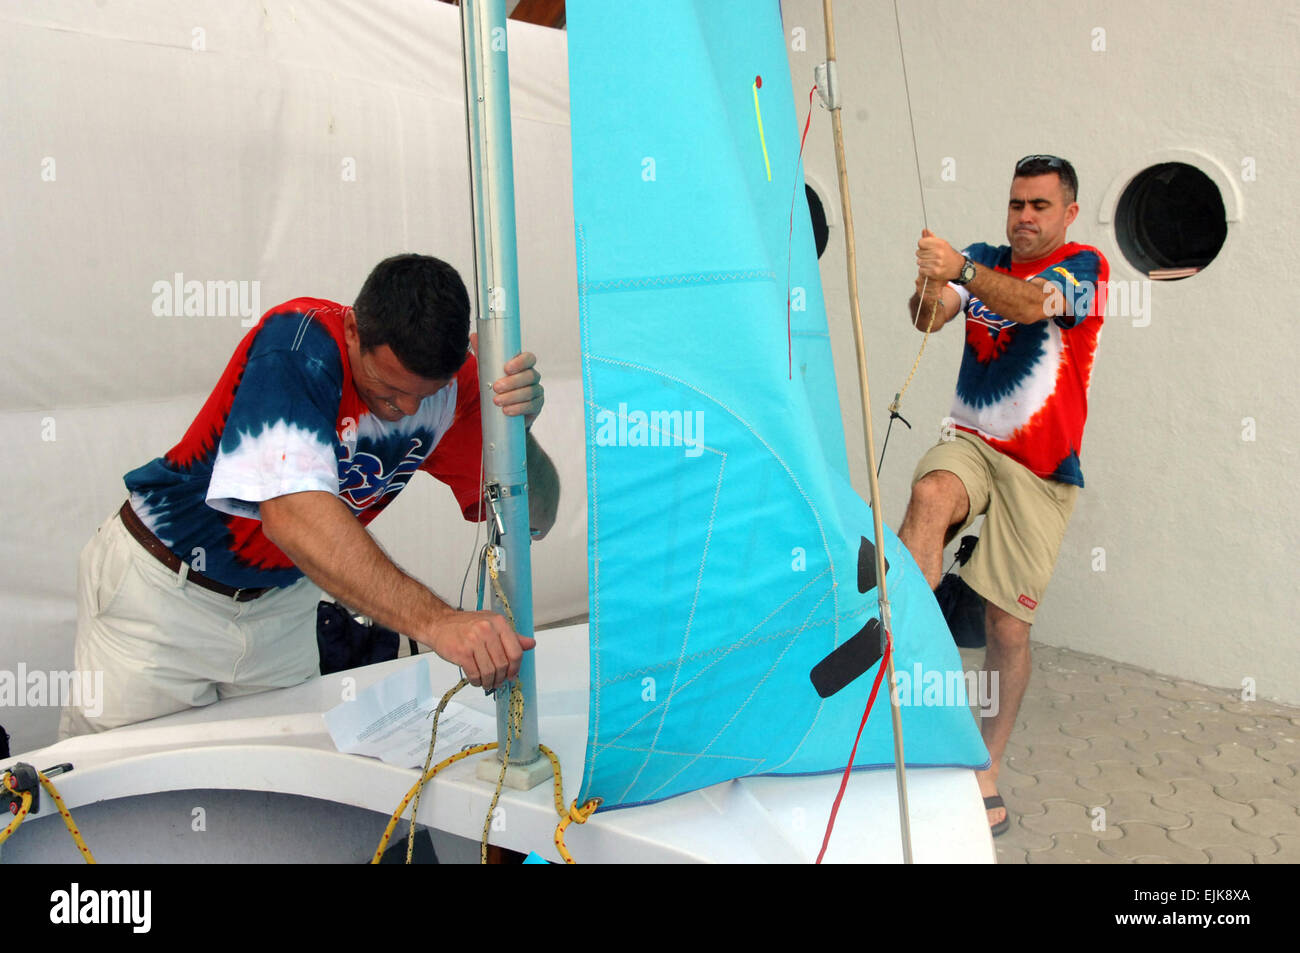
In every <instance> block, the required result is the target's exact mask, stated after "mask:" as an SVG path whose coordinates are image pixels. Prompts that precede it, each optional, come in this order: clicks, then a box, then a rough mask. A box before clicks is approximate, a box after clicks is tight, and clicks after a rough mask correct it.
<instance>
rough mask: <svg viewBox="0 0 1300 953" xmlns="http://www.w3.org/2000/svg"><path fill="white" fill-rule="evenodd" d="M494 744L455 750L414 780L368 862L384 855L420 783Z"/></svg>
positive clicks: (373, 861) (493, 746)
mask: <svg viewBox="0 0 1300 953" xmlns="http://www.w3.org/2000/svg"><path fill="white" fill-rule="evenodd" d="M496 746H497V743H496V742H495V741H492V742H489V743H487V744H482V745H474V746H473V747H472V748H466V749H465V750H464V751H457V752H456V753H455V754H454V755H452V756H451V757H449V758H443V759H442V760H441V761H439V762H438V763H437V764H435V765H434V766H433V768H432V769H431V770H430V771H429V772H428V773H427V774H425V775H424V777H422V778H421V779H420V780H419V781H416V782H415V784H413V785H411V790H409V791H407V792H406V797H404V798H402V803H401V804H399V805H397V810H395V811H394V812H393V815H392V817H391V818H390V819H389V821H388V826H387V827H386V828H384V836H383V837H381V838H380V839H379V846H378V847H376V848H375V853H374V856H373V857H371V858H370V862H371V863H372V864H377V863H379V858H380V857H382V856H383V855H384V848H385V847H387V846H388V839H389V838H390V837H392V836H393V830H394V829H395V828H396V827H397V822H398V821H400V820H401V819H402V815H403V814H405V813H406V805H408V804H410V803H411V799H412V798H414V797H415V796H416V793H417V792H418V791H419V788H420V785H422V784H424V783H425V782H426V781H428V780H429V779H430V778H432V777H433V776H434V775H435V774H437V773H438V772H439V771H441V770H442V769H443V768H445V767H447V766H448V765H453V764H455V763H456V762H457V761H463V760H464V759H466V758H468V757H469V756H470V755H475V754H481V753H482V752H484V751H491V750H493V749H494V748H496Z"/></svg>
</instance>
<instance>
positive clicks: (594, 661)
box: [577, 222, 601, 786]
mask: <svg viewBox="0 0 1300 953" xmlns="http://www.w3.org/2000/svg"><path fill="white" fill-rule="evenodd" d="M577 232H578V269H579V270H578V318H579V323H578V326H579V328H580V329H581V332H582V354H583V362H582V373H583V378H584V380H583V386H584V387H585V389H586V393H588V394H590V393H591V391H592V384H591V358H590V354H591V349H590V346H589V345H590V341H589V331H588V328H589V327H590V324H591V322H590V320H589V318H590V304H589V302H588V301H587V292H586V288H587V234H586V231H585V229H584V228H583V226H582V223H580V222H579V223H577ZM588 422H589V423H590V425H591V426H593V427H594V426H595V421H594V420H590V421H588ZM588 439H594V434H591V435H589V437H588ZM587 478H588V480H589V482H590V485H591V496H590V500H591V530H590V534H589V539H590V542H589V544H588V545H589V546H590V547H591V577H592V578H591V581H592V593H591V597H590V607H591V619H590V620H589V622H588V625H587V635H588V638H590V640H591V684H592V692H591V715H590V722H591V723H590V724H589V726H588V734H589V735H590V737H591V742H592V744H591V750H590V751H589V752H588V754H589V756H590V757H589V759H588V761H587V764H586V766H585V773H584V782H583V783H584V786H585V785H587V784H588V783H589V780H588V779H590V778H591V776H592V772H593V770H594V769H595V766H596V743H597V739H598V738H599V737H600V687H601V683H600V518H599V508H600V505H599V501H600V494H599V493H598V492H597V486H596V454H594V453H589V454H587Z"/></svg>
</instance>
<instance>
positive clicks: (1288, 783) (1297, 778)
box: [1273, 771, 1300, 799]
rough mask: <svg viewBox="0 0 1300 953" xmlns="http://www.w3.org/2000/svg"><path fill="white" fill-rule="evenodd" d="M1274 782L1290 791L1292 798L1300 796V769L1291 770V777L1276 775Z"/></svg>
mask: <svg viewBox="0 0 1300 953" xmlns="http://www.w3.org/2000/svg"><path fill="white" fill-rule="evenodd" d="M1273 783H1274V784H1276V785H1277V786H1278V787H1280V788H1284V789H1285V790H1286V791H1288V792H1289V793H1290V796H1291V798H1292V799H1294V798H1296V797H1300V771H1293V772H1291V777H1289V778H1288V777H1286V776H1285V775H1281V776H1279V777H1276V778H1274V779H1273Z"/></svg>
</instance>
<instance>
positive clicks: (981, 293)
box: [966, 264, 1064, 324]
mask: <svg viewBox="0 0 1300 953" xmlns="http://www.w3.org/2000/svg"><path fill="white" fill-rule="evenodd" d="M966 287H967V289H968V290H969V291H970V293H971V294H972V295H974V296H975V297H977V298H979V299H980V300H981V301H983V302H984V303H985V304H986V305H988V306H989V307H990V308H991V309H993V310H994V311H996V312H997V313H998V314H1000V315H1001V316H1002V317H1004V318H1006V319H1007V320H1008V321H1015V322H1016V323H1017V324H1036V323H1038V322H1039V321H1042V320H1044V319H1045V318H1050V317H1056V316H1058V315H1060V314H1062V313H1063V311H1064V308H1063V306H1062V297H1063V296H1062V295H1061V293H1060V291H1059V289H1057V287H1056V286H1055V285H1052V284H1048V283H1047V282H1046V281H1043V280H1042V279H1038V280H1033V281H1024V280H1022V279H1020V278H1013V277H1012V276H1011V275H1004V274H1002V273H1001V272H998V271H994V270H993V269H992V268H985V267H984V266H983V265H979V264H977V265H976V266H975V277H974V278H972V279H971V281H970V284H968V285H967V286H966Z"/></svg>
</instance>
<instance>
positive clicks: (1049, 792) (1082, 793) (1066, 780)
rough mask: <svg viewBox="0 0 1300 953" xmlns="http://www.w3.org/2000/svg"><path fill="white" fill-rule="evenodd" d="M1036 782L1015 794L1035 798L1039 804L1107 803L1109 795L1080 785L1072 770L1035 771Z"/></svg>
mask: <svg viewBox="0 0 1300 953" xmlns="http://www.w3.org/2000/svg"><path fill="white" fill-rule="evenodd" d="M1035 777H1037V778H1038V783H1037V784H1036V785H1034V786H1033V787H1032V788H1028V789H1027V790H1025V791H1023V792H1021V791H1017V792H1016V793H1017V794H1022V793H1023V795H1024V796H1026V797H1029V798H1034V799H1037V800H1038V802H1039V803H1040V804H1042V803H1046V802H1047V801H1049V800H1062V801H1074V802H1075V803H1076V804H1087V805H1094V804H1103V805H1104V804H1108V803H1110V801H1109V796H1108V795H1106V794H1103V793H1102V792H1098V791H1090V790H1088V789H1087V788H1084V787H1080V786H1079V782H1078V780H1076V776H1075V774H1074V773H1073V772H1067V771H1037V772H1035Z"/></svg>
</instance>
